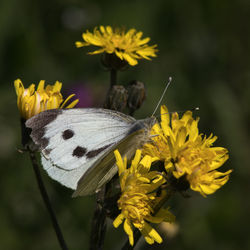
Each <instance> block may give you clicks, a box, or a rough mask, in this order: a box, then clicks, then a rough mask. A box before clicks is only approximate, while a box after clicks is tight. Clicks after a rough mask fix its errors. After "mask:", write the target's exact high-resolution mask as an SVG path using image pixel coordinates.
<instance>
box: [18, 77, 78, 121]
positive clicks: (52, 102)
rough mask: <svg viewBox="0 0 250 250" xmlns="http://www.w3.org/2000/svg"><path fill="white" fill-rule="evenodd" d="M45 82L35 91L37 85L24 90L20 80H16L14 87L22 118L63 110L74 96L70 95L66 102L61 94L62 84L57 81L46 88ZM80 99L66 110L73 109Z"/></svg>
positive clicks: (40, 83) (41, 82)
mask: <svg viewBox="0 0 250 250" xmlns="http://www.w3.org/2000/svg"><path fill="white" fill-rule="evenodd" d="M44 83H45V81H44V80H41V81H40V82H39V84H38V87H37V90H36V91H35V84H31V85H30V86H29V87H28V88H27V89H25V88H24V86H23V83H22V82H21V80H20V79H17V80H15V82H14V85H15V89H16V94H17V106H18V109H19V112H20V114H21V117H22V118H24V119H25V120H27V119H29V118H30V117H32V116H34V115H36V114H38V113H40V112H42V111H44V110H48V109H57V108H63V107H64V106H65V105H66V103H67V102H68V101H69V99H71V98H72V97H73V96H74V94H72V95H70V96H69V97H68V98H67V99H66V100H65V101H64V102H63V97H62V94H61V93H60V91H61V88H62V83H60V82H58V81H56V82H55V84H54V85H47V86H46V88H44ZM77 103H78V99H77V100H75V101H73V102H72V103H70V104H69V105H68V106H67V107H66V108H73V107H74V106H75V105H76V104H77Z"/></svg>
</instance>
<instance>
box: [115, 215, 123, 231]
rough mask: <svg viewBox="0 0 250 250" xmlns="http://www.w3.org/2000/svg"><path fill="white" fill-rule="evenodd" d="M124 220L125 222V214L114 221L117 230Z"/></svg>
mask: <svg viewBox="0 0 250 250" xmlns="http://www.w3.org/2000/svg"><path fill="white" fill-rule="evenodd" d="M123 220H124V216H123V214H119V215H118V216H117V217H116V218H115V220H114V221H113V226H114V227H115V228H117V227H119V226H120V225H121V224H122V222H123Z"/></svg>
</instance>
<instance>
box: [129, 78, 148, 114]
mask: <svg viewBox="0 0 250 250" xmlns="http://www.w3.org/2000/svg"><path fill="white" fill-rule="evenodd" d="M127 90H128V108H129V109H130V113H133V112H134V111H135V110H137V109H139V108H140V107H141V105H142V103H143V101H144V100H145V98H146V91H145V86H144V83H143V82H140V81H132V82H130V84H129V86H128V87H127Z"/></svg>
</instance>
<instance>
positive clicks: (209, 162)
mask: <svg viewBox="0 0 250 250" xmlns="http://www.w3.org/2000/svg"><path fill="white" fill-rule="evenodd" d="M198 121H199V119H196V120H195V119H194V118H193V117H192V112H191V111H187V112H186V113H185V114H184V115H183V116H182V118H179V116H178V114H177V113H174V114H173V115H172V119H171V126H170V116H169V113H168V110H167V108H166V106H162V107H161V126H160V125H159V124H156V125H154V126H153V128H152V131H151V133H154V134H155V135H157V136H155V137H153V138H152V140H153V143H150V144H146V145H145V146H144V153H146V154H149V155H151V156H152V157H156V158H157V159H159V160H161V161H164V162H165V163H164V164H165V168H166V170H167V171H171V172H172V174H173V175H174V177H175V178H177V179H178V178H180V177H182V176H185V177H186V179H187V181H188V182H189V184H190V188H191V189H192V190H194V191H198V192H200V193H201V194H202V195H203V196H206V195H208V194H212V193H214V192H215V191H216V190H217V189H219V188H220V187H221V186H223V185H224V184H225V183H226V182H227V181H228V179H229V174H230V173H231V172H232V170H229V171H227V172H225V173H221V172H219V171H217V170H216V169H217V168H219V167H221V166H222V165H223V164H224V163H225V161H226V160H227V159H228V158H229V157H228V151H227V149H225V148H223V147H212V145H213V143H214V142H215V141H216V139H217V137H216V136H213V135H212V134H211V135H210V136H209V137H206V136H203V134H199V130H198Z"/></svg>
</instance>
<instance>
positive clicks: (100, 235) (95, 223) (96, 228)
mask: <svg viewBox="0 0 250 250" xmlns="http://www.w3.org/2000/svg"><path fill="white" fill-rule="evenodd" d="M105 194H106V185H104V186H103V187H102V189H101V190H100V191H99V192H98V193H97V194H96V207H95V212H94V215H93V219H92V228H91V236H90V248H89V249H90V250H96V249H98V250H101V249H103V244H104V238H105V234H106V228H107V225H106V212H105V209H104V208H103V203H104V199H105Z"/></svg>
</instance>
